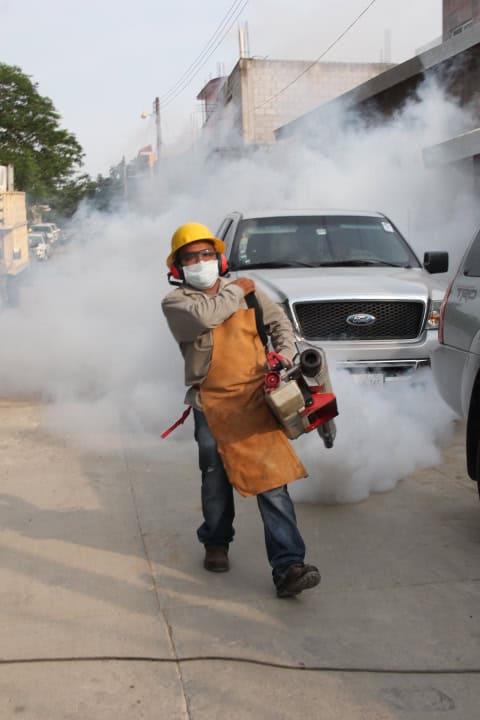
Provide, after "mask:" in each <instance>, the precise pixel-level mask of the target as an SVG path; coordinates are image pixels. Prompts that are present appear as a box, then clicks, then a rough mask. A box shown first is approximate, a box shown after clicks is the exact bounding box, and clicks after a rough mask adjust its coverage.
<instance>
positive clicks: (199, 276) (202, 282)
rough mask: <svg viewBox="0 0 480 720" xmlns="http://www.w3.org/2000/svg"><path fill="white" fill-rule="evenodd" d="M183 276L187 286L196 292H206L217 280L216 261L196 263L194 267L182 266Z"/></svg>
mask: <svg viewBox="0 0 480 720" xmlns="http://www.w3.org/2000/svg"><path fill="white" fill-rule="evenodd" d="M182 270H183V274H184V276H185V282H186V283H187V285H191V286H192V287H194V288H197V289H198V290H208V288H211V287H213V286H214V285H215V283H216V282H217V280H218V260H208V261H207V262H198V263H195V265H184V266H183V268H182Z"/></svg>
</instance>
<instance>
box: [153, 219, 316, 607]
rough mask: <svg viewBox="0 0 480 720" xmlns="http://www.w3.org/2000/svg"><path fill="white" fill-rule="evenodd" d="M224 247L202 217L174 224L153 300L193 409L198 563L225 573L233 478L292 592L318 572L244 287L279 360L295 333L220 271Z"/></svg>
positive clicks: (296, 470) (286, 590) (279, 584)
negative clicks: (158, 303)
mask: <svg viewBox="0 0 480 720" xmlns="http://www.w3.org/2000/svg"><path fill="white" fill-rule="evenodd" d="M224 251H225V246H224V243H223V242H222V241H221V240H219V239H218V238H216V237H215V236H214V235H213V234H212V233H211V231H210V230H209V229H208V228H207V227H205V226H204V225H201V224H198V223H188V224H186V225H182V226H181V227H179V228H178V230H177V231H176V232H175V234H174V235H173V238H172V247H171V253H170V255H169V257H168V259H167V266H168V268H169V270H170V273H171V275H172V276H173V277H175V278H176V279H177V281H178V282H180V283H181V285H180V286H179V287H178V288H177V289H175V290H174V291H173V292H171V293H169V294H168V295H167V296H166V297H165V298H164V300H163V304H162V307H163V311H164V313H165V316H166V318H167V322H168V325H169V327H170V330H171V332H172V334H173V336H174V338H175V340H176V341H177V342H178V344H179V346H180V350H181V352H182V355H183V357H184V360H185V384H186V385H187V386H188V388H189V390H188V392H187V396H186V404H187V405H190V406H192V407H193V410H194V419H195V439H196V441H197V443H198V448H199V462H200V470H201V473H202V509H203V518H204V522H203V524H202V525H201V527H200V528H199V530H198V539H199V540H200V542H201V543H202V544H203V545H204V546H205V561H204V567H205V568H206V569H207V570H210V571H213V572H226V571H227V570H228V569H229V561H228V549H229V545H230V543H231V542H232V540H233V536H234V529H233V519H234V514H235V513H234V501H233V490H232V486H233V487H235V488H236V489H237V490H238V492H240V493H241V494H242V495H244V496H248V495H255V496H256V497H257V502H258V507H259V509H260V513H261V516H262V520H263V524H264V529H265V543H266V549H267V555H268V559H269V562H270V565H271V566H272V569H273V580H274V583H275V586H276V590H277V595H278V597H292V596H294V595H298V594H299V593H300V592H302V591H303V590H306V589H308V588H313V587H315V586H316V585H318V583H319V582H320V573H319V571H318V569H317V568H316V567H315V566H313V565H306V564H305V563H304V559H305V544H304V542H303V539H302V536H301V534H300V532H299V530H298V527H297V522H296V517H295V509H294V507H293V503H292V501H291V499H290V496H289V494H288V490H287V483H289V482H292V481H293V480H297V479H299V478H301V477H306V475H307V473H306V471H305V468H304V467H303V465H302V464H301V462H300V460H299V459H298V458H297V456H296V454H295V453H294V452H293V449H292V447H291V445H290V443H289V441H288V440H287V438H286V436H285V434H284V432H283V430H282V429H281V428H280V426H279V424H278V422H277V420H276V419H275V418H274V417H273V415H272V414H271V412H270V411H269V409H268V407H267V405H266V403H265V399H264V390H263V387H264V373H265V362H266V357H265V348H264V346H263V344H262V341H261V339H260V337H259V334H258V327H257V318H256V313H255V310H254V309H251V307H249V306H251V305H252V302H251V298H252V295H253V293H255V296H256V298H257V302H258V305H259V306H260V309H261V311H262V313H263V322H264V325H265V327H266V330H267V333H268V335H269V336H270V339H271V342H272V345H273V347H274V349H275V350H276V352H278V353H279V354H280V355H281V356H282V360H283V362H284V363H285V365H286V366H290V365H291V363H292V360H293V358H294V356H295V354H296V347H295V342H294V335H293V331H292V327H291V325H290V322H289V320H288V318H287V316H286V315H285V313H284V312H283V311H282V310H281V309H280V308H279V307H278V306H277V305H276V304H275V303H274V302H273V301H272V300H270V299H269V298H268V297H267V296H266V295H264V294H263V293H262V292H260V291H259V290H257V289H256V288H255V284H254V282H253V281H252V280H250V279H248V278H241V279H239V280H230V279H227V278H224V277H221V275H222V274H225V273H226V271H227V269H228V266H227V262H226V259H225V256H224V255H223V253H224ZM246 298H248V304H247V300H246Z"/></svg>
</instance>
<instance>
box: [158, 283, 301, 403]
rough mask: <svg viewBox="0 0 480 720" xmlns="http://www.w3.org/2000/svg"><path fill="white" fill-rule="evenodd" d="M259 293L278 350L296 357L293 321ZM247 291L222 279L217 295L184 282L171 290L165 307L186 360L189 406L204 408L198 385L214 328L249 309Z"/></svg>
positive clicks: (209, 357) (204, 372)
mask: <svg viewBox="0 0 480 720" xmlns="http://www.w3.org/2000/svg"><path fill="white" fill-rule="evenodd" d="M255 294H256V296H257V298H258V301H259V304H260V306H261V308H262V311H263V321H264V323H265V328H266V330H267V333H268V335H269V336H270V338H271V341H272V345H273V347H274V349H275V350H276V351H277V352H279V353H281V354H282V355H284V356H285V357H286V358H288V359H289V360H293V358H294V356H295V354H296V352H297V349H296V346H295V336H294V333H293V328H292V325H291V323H290V320H289V319H288V317H287V316H286V314H285V312H284V311H283V309H282V308H281V307H279V306H278V305H277V304H276V303H275V302H273V300H271V299H270V298H269V297H268V296H267V295H265V293H263V292H261V291H260V290H256V291H255ZM246 308H247V305H246V303H245V297H244V294H243V290H242V288H241V287H239V286H238V285H235V284H233V281H232V280H227V279H225V278H221V279H220V287H219V291H218V293H217V294H216V295H213V296H209V295H206V294H205V293H204V292H202V291H201V290H196V289H195V288H192V287H189V286H188V285H182V286H181V287H178V288H176V289H175V290H173V291H172V292H171V293H169V294H168V295H167V296H166V297H165V298H164V300H163V302H162V309H163V312H164V314H165V317H166V319H167V323H168V326H169V328H170V330H171V332H172V335H173V337H174V338H175V340H176V341H177V342H178V344H179V346H180V351H181V353H182V355H183V358H184V360H185V385H186V386H187V387H188V388H189V389H188V391H187V395H186V397H185V402H186V404H187V405H192V406H193V407H194V408H197V409H201V404H200V398H199V393H198V386H199V385H201V384H202V382H203V381H204V380H205V378H206V376H207V373H208V369H209V367H210V362H211V360H212V350H213V333H212V330H213V329H214V328H216V327H217V326H218V325H221V324H222V323H223V322H224V321H225V320H228V318H229V317H231V316H232V315H233V314H234V313H235V312H236V311H237V310H239V309H246Z"/></svg>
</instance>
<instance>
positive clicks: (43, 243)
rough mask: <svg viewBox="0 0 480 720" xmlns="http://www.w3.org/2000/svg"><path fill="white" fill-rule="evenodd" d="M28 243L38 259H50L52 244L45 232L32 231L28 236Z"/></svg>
mask: <svg viewBox="0 0 480 720" xmlns="http://www.w3.org/2000/svg"><path fill="white" fill-rule="evenodd" d="M28 244H29V247H30V251H31V254H32V255H33V256H34V257H35V258H37V260H48V258H49V257H50V254H51V246H50V245H49V243H48V241H47V237H46V235H45V233H30V234H29V236H28Z"/></svg>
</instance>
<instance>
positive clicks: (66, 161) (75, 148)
mask: <svg viewBox="0 0 480 720" xmlns="http://www.w3.org/2000/svg"><path fill="white" fill-rule="evenodd" d="M82 158H83V151H82V148H81V146H80V144H79V143H78V141H77V139H76V138H75V136H74V135H73V134H72V133H70V132H68V130H65V129H63V128H62V127H61V125H60V115H59V113H58V112H57V111H56V110H55V107H54V105H53V103H52V101H51V100H50V98H48V97H45V96H43V95H41V94H40V93H39V92H38V85H37V83H34V82H32V80H31V79H30V77H29V76H28V75H25V73H23V72H22V70H21V69H20V68H18V67H15V66H11V65H6V64H4V63H0V165H7V164H9V163H11V164H12V165H14V167H15V178H16V180H15V184H16V187H17V188H18V189H19V190H25V191H26V192H28V193H29V195H30V197H31V199H33V200H35V201H36V200H43V201H47V202H48V201H49V199H50V198H51V197H55V196H58V194H59V193H61V192H62V189H63V188H64V187H65V189H68V187H69V184H71V183H72V177H73V175H74V174H75V172H76V171H77V170H78V168H79V167H80V166H81V164H82ZM73 182H74V183H75V181H73ZM71 189H72V188H71V187H70V190H71ZM67 194H68V193H67Z"/></svg>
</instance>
